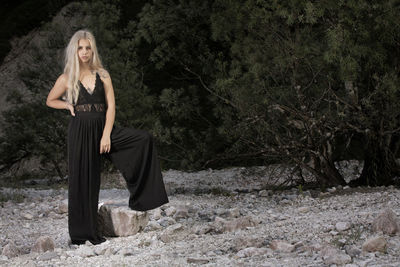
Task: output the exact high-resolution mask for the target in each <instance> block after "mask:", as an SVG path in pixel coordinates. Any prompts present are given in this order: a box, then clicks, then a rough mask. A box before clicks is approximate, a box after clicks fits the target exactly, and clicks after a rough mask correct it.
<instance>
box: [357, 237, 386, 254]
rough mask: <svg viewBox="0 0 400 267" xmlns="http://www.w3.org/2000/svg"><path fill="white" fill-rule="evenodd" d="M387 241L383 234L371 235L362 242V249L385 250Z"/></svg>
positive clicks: (369, 250)
mask: <svg viewBox="0 0 400 267" xmlns="http://www.w3.org/2000/svg"><path fill="white" fill-rule="evenodd" d="M386 246H387V242H386V240H385V238H384V237H383V236H376V237H371V238H369V239H368V240H366V241H365V242H364V244H363V245H362V250H363V251H367V252H375V251H380V252H382V253H384V252H385V251H386Z"/></svg>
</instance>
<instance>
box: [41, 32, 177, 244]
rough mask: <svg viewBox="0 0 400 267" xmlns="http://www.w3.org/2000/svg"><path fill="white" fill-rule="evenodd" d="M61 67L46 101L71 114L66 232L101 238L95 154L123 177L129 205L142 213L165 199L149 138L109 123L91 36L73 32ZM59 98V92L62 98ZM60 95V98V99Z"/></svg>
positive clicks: (107, 89)
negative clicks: (62, 70)
mask: <svg viewBox="0 0 400 267" xmlns="http://www.w3.org/2000/svg"><path fill="white" fill-rule="evenodd" d="M65 52H66V53H65V68H64V73H63V74H61V75H60V76H59V77H58V79H57V81H56V82H55V84H54V86H53V88H52V89H51V91H50V93H49V95H48V97H47V101H46V104H47V106H49V107H52V108H56V109H67V110H69V112H70V113H71V118H70V122H69V125H68V174H69V175H68V230H69V235H70V238H71V241H70V243H72V244H83V243H85V242H86V240H89V241H90V242H91V243H92V244H99V243H102V242H104V241H106V239H105V238H104V237H103V236H102V234H101V233H100V232H99V231H98V221H97V209H98V201H99V191H100V172H101V170H100V166H101V164H100V163H101V158H102V157H105V158H107V159H110V160H111V161H112V162H113V164H114V165H115V166H116V167H117V169H119V170H120V172H121V173H122V175H123V177H124V178H125V180H126V183H127V187H128V190H129V193H130V197H129V207H130V208H131V209H133V210H139V211H145V210H149V209H154V208H156V207H159V206H161V205H163V204H165V203H168V202H169V201H168V197H167V194H166V191H165V187H164V182H163V178H162V174H161V169H160V166H159V162H158V159H157V152H156V148H155V146H154V142H153V137H152V135H151V134H149V133H148V132H146V131H144V130H138V129H133V128H118V127H115V126H114V125H113V124H114V118H115V99H114V90H113V86H112V82H111V77H110V74H109V73H108V72H107V71H106V70H105V69H104V68H103V66H102V64H101V61H100V58H99V55H98V52H97V48H96V42H95V38H94V36H93V34H92V33H91V32H89V31H87V30H80V31H77V32H76V33H75V34H74V35H73V36H72V38H71V40H70V42H69V44H68V46H67V48H66V51H65ZM63 96H65V97H64V98H63ZM63 99H66V100H63Z"/></svg>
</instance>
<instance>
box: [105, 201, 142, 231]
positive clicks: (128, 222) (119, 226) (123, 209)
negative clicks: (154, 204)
mask: <svg viewBox="0 0 400 267" xmlns="http://www.w3.org/2000/svg"><path fill="white" fill-rule="evenodd" d="M98 215H99V216H98V217H99V232H100V233H102V235H104V236H130V235H135V234H136V233H138V232H139V231H141V230H142V229H144V227H146V225H147V223H148V222H149V214H148V212H146V211H135V210H132V209H130V208H129V207H128V206H124V205H123V204H104V205H102V206H101V207H100V209H99V212H98Z"/></svg>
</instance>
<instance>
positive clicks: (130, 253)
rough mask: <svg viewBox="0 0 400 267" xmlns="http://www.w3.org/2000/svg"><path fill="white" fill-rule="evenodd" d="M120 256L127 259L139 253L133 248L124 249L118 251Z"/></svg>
mask: <svg viewBox="0 0 400 267" xmlns="http://www.w3.org/2000/svg"><path fill="white" fill-rule="evenodd" d="M118 254H119V255H122V256H124V257H126V256H134V255H136V254H137V252H135V250H133V249H132V248H122V249H121V250H120V251H118Z"/></svg>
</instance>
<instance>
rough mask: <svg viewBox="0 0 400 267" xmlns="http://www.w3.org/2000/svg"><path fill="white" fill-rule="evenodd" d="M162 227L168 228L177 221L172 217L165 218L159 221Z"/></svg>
mask: <svg viewBox="0 0 400 267" xmlns="http://www.w3.org/2000/svg"><path fill="white" fill-rule="evenodd" d="M157 222H158V223H159V224H160V225H161V226H162V227H167V226H169V225H173V224H175V223H176V221H175V220H174V219H173V218H171V217H163V218H161V219H159V220H158V221H157Z"/></svg>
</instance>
